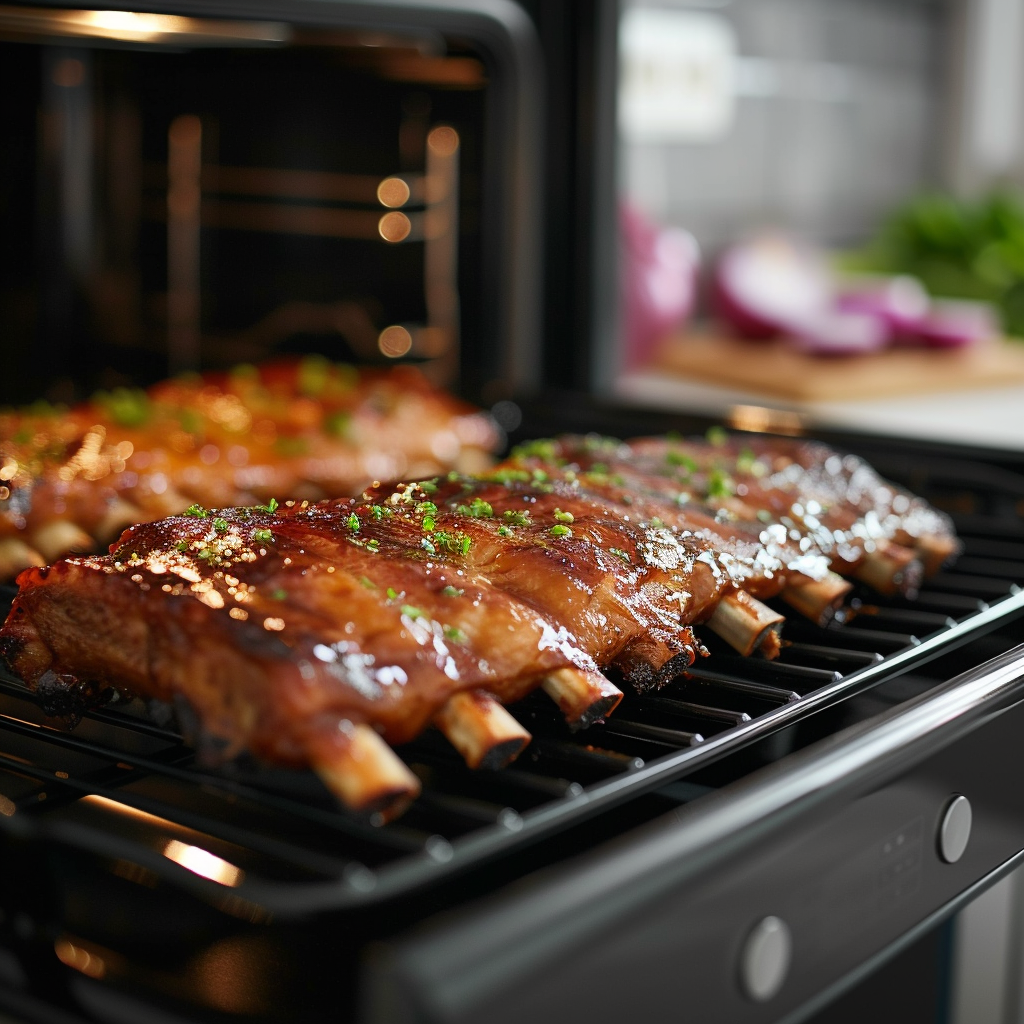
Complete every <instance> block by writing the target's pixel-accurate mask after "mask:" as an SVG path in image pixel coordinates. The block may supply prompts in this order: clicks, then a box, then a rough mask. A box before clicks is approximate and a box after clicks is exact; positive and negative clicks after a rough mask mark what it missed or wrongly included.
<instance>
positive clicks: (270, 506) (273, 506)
mask: <svg viewBox="0 0 1024 1024" xmlns="http://www.w3.org/2000/svg"><path fill="white" fill-rule="evenodd" d="M279 507H280V506H279V505H278V504H277V498H271V499H270V501H268V502H267V503H266V505H257V506H256V510H257V511H258V512H271V513H273V512H276V511H277V510H278V508H279Z"/></svg>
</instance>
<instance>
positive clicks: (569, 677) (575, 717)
mask: <svg viewBox="0 0 1024 1024" xmlns="http://www.w3.org/2000/svg"><path fill="white" fill-rule="evenodd" d="M541 688H542V689H543V690H544V692H545V693H546V694H547V695H548V696H549V697H550V698H551V699H552V700H553V701H554V702H555V703H556V704H557V705H558V706H559V707H560V708H561V710H562V714H563V715H565V720H566V722H568V724H569V728H570V729H572V730H573V732H575V731H576V730H577V729H585V728H586V727H587V726H588V725H593V724H594V722H596V721H597V720H598V719H599V718H604V717H605V715H610V714H611V713H612V712H613V711H614V710H615V708H616V707H618V704H619V701H620V700H622V691H621V690H620V689H619V688H618V687H617V686H616V685H615V684H614V683H613V682H612V681H611V680H610V679H608V678H607V677H606V676H605V675H603V674H602V673H601V672H598V671H597V670H596V669H591V670H585V669H581V668H576V667H575V666H566V667H565V668H560V669H556V670H555V671H554V672H549V673H548V674H547V675H546V676H545V677H544V679H543V680H542V682H541Z"/></svg>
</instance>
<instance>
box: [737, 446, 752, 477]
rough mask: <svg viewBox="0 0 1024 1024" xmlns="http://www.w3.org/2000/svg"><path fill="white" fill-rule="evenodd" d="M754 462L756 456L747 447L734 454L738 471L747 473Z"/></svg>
mask: <svg viewBox="0 0 1024 1024" xmlns="http://www.w3.org/2000/svg"><path fill="white" fill-rule="evenodd" d="M756 462H757V456H756V455H755V454H754V453H753V452H752V451H751V450H750V449H749V448H744V449H743V451H741V452H740V453H739V455H737V456H736V471H737V472H738V473H749V472H751V471H752V470H753V468H754V464H755V463H756Z"/></svg>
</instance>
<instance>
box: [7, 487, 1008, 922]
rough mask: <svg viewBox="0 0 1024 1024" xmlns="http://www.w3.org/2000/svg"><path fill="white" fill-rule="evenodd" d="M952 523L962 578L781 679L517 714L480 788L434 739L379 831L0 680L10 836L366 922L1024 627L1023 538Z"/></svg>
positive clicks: (734, 663)
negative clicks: (1011, 626)
mask: <svg viewBox="0 0 1024 1024" xmlns="http://www.w3.org/2000/svg"><path fill="white" fill-rule="evenodd" d="M977 476H978V469H977V467H972V472H971V476H970V479H968V480H967V481H966V482H965V481H964V480H963V479H953V480H949V479H948V478H947V479H946V487H947V493H953V494H957V495H961V496H962V495H963V494H965V493H972V494H974V495H975V496H976V499H977V500H976V504H979V505H980V504H981V503H982V502H984V503H985V504H988V505H990V504H991V503H992V501H993V497H994V496H998V494H1002V495H1003V497H1004V498H1005V497H1009V498H1011V499H1012V498H1014V497H1015V495H1016V493H1024V488H1021V490H1020V491H1019V492H1018V491H1016V488H1017V486H1018V484H1019V483H1021V481H1020V478H1019V477H1016V476H1014V475H1013V474H1007V473H1005V472H1004V471H1000V474H999V481H998V482H999V484H1000V485H1002V491H1000V492H996V491H995V490H993V488H992V487H991V486H990V485H991V483H992V481H991V480H988V479H985V478H982V482H981V484H979V482H978V480H977V479H975V478H976V477H977ZM1008 481H1009V482H1012V484H1013V486H1010V487H1007V486H1006V485H1007V483H1008ZM939 490H941V488H939ZM957 520H958V522H957V525H958V528H959V530H960V533H961V537H962V539H963V541H964V547H965V549H964V554H963V556H962V558H961V559H960V560H959V561H958V562H957V563H956V564H955V565H954V566H952V567H951V568H949V569H947V570H945V571H944V572H942V573H940V574H939V575H938V576H935V577H933V578H932V579H931V580H929V581H927V583H926V585H925V586H924V587H923V589H922V590H921V592H920V594H919V595H918V596H917V597H916V598H914V599H907V598H903V597H897V598H891V599H881V598H879V596H878V595H876V594H873V593H871V592H869V591H867V590H866V589H858V590H855V591H854V593H853V595H852V598H851V599H850V600H849V601H848V604H847V607H846V609H845V610H844V611H843V612H842V613H841V614H840V615H838V616H837V617H836V619H835V620H834V621H833V622H832V623H831V624H830V625H829V626H827V627H825V628H821V627H818V626H815V625H812V624H810V623H808V622H803V621H800V620H798V619H796V618H795V617H790V618H789V619H788V620H787V624H786V628H785V631H784V637H785V640H786V642H785V644H784V647H783V650H782V653H781V656H780V657H779V659H778V660H777V661H772V662H768V661H761V660H757V659H748V658H741V657H738V656H736V655H734V654H732V653H731V652H730V651H729V650H728V649H727V648H725V647H724V645H722V644H720V643H719V642H718V641H717V640H716V638H714V637H707V638H705V639H706V642H707V643H708V646H709V648H711V651H712V656H711V657H709V658H708V659H706V660H702V661H701V663H699V664H698V665H695V666H693V667H692V668H691V669H690V670H689V671H688V672H687V673H685V674H684V675H682V676H680V677H679V678H678V679H676V680H674V681H673V682H671V683H670V684H668V685H667V686H665V687H664V688H663V689H661V690H660V691H658V692H657V693H655V694H649V695H646V696H639V695H637V694H631V693H627V697H626V698H625V699H624V701H623V703H622V705H620V707H619V709H618V710H617V711H616V713H615V714H614V715H613V716H612V717H610V718H609V719H608V721H607V722H606V723H603V724H597V725H595V726H593V727H591V728H590V729H588V730H586V731H585V732H581V733H578V734H575V735H573V734H571V733H569V731H568V730H567V728H566V726H565V724H564V722H563V721H562V720H561V719H560V717H559V715H558V713H557V709H556V708H555V707H554V706H553V705H552V704H551V703H550V702H548V701H547V700H546V699H545V698H544V697H543V696H542V695H540V694H535V695H533V696H531V697H530V698H528V699H526V700H525V701H523V702H522V703H521V704H520V705H518V706H517V707H516V708H514V709H513V710H514V711H515V712H516V714H517V715H518V716H519V717H520V718H521V720H522V721H523V722H524V724H525V725H526V726H527V728H528V729H529V730H530V731H531V732H532V733H533V735H534V741H533V743H532V744H531V745H530V747H529V748H528V749H527V751H526V752H524V754H523V755H522V756H521V757H520V759H519V761H518V762H516V763H515V764H514V765H513V766H512V767H510V768H508V769H505V770H503V771H500V772H470V771H468V770H467V769H466V768H465V767H464V766H463V765H462V764H461V762H460V760H459V758H458V755H457V754H456V753H455V752H454V751H453V750H452V749H451V748H450V747H449V746H448V745H447V744H446V743H445V742H444V741H443V739H442V738H441V737H440V736H439V735H437V734H428V735H425V736H423V737H422V738H421V739H419V740H418V741H416V742H415V743H413V744H410V745H409V746H407V747H406V748H404V749H403V750H402V751H401V753H402V756H403V757H404V759H405V760H406V761H407V762H408V763H409V764H410V765H411V766H412V767H413V769H414V770H415V771H416V772H417V774H418V775H419V776H420V777H421V779H422V781H423V783H424V793H423V795H422V797H421V798H420V799H419V800H418V801H417V802H416V803H415V804H414V805H413V807H412V808H410V810H409V811H408V812H407V813H406V814H405V815H404V816H403V817H402V818H401V819H399V820H398V821H397V822H394V823H391V824H388V825H385V826H382V827H375V826H374V825H373V824H372V823H371V822H366V821H363V820H360V819H358V818H356V817H353V816H352V815H349V814H347V813H345V812H343V811H341V810H339V809H338V807H337V806H336V804H335V803H334V802H333V800H332V798H331V797H330V796H329V794H328V793H327V792H326V791H325V790H324V789H323V787H322V786H321V785H320V783H319V782H318V780H316V778H315V777H314V776H313V775H312V774H311V773H302V772H292V771H287V770H283V769H275V768H272V767H268V766H265V765H260V764H257V763H255V762H253V761H251V760H247V759H245V758H243V759H240V760H238V761H235V762H232V763H230V764H227V765H223V766H220V767H212V766H208V765H207V764H206V759H205V756H204V751H203V750H202V749H199V750H197V749H195V748H194V747H193V746H191V745H190V744H188V743H186V741H185V740H184V739H183V737H182V735H181V733H180V732H179V731H177V729H176V728H175V727H173V725H171V724H167V725H161V724H158V723H157V722H156V721H154V720H153V718H152V717H150V716H149V715H148V714H147V713H146V709H145V708H143V707H142V706H141V704H138V705H135V704H133V705H129V706H127V707H125V708H121V709H116V708H115V709H110V710H103V711H97V712H95V713H92V714H90V715H88V716H87V717H86V718H85V719H84V720H83V721H82V722H81V724H80V725H79V726H78V728H77V729H76V730H75V731H73V732H70V733H67V732H62V731H59V730H57V729H55V728H53V727H52V726H51V725H49V724H47V722H46V720H45V719H44V718H43V717H42V715H41V712H40V711H39V709H38V707H37V706H36V704H35V703H34V701H33V699H32V697H31V695H30V694H28V693H27V691H26V690H25V689H24V687H23V686H21V684H20V683H18V682H17V681H16V680H13V679H10V678H5V679H0V810H3V812H4V814H5V815H6V817H5V818H0V823H8V824H9V825H10V827H13V826H14V824H15V823H17V825H18V827H19V828H24V827H26V824H27V825H28V827H29V829H30V830H31V829H35V830H37V831H38V834H39V836H41V837H43V838H51V839H56V840H58V841H61V842H63V843H67V844H70V845H72V846H74V847H77V848H80V849H85V850H91V851H92V852H94V853H97V854H100V855H101V856H103V857H105V858H108V859H109V860H110V861H111V862H112V863H114V864H115V865H117V864H120V865H122V870H137V871H141V872H150V873H152V874H153V875H154V877H159V878H162V879H165V880H170V881H172V882H174V883H176V884H179V885H181V886H183V887H185V888H188V889H191V890H192V891H193V892H194V893H195V894H197V895H200V896H203V897H205V898H206V899H207V901H210V900H211V899H213V901H214V902H216V899H215V898H216V897H218V894H223V893H224V892H225V887H226V886H227V888H229V889H230V890H231V892H232V893H233V894H235V895H236V896H237V898H238V900H239V901H241V902H240V903H238V904H237V905H236V906H235V909H236V910H237V907H238V906H241V905H244V906H246V907H249V908H250V909H251V911H252V913H253V914H257V913H258V912H259V911H258V910H257V909H255V908H264V909H265V910H267V911H269V912H273V913H275V914H279V915H280V914H287V913H304V912H308V911H311V910H313V909H314V908H315V909H316V910H317V911H329V910H332V909H335V910H336V909H340V908H343V907H346V906H358V905H371V904H373V903H375V902H376V901H380V900H383V899H386V898H388V897H392V896H395V895H398V894H402V893H408V892H410V891H413V890H417V889H422V888H424V887H425V886H428V885H430V884H431V883H433V882H436V881H437V880H439V879H442V878H445V877H449V876H451V875H452V874H453V873H455V872H458V871H462V870H466V869H467V868H469V867H471V866H473V865H477V864H480V863H482V862H483V861H484V860H486V859H489V858H495V857H498V856H501V855H504V854H507V853H508V852H509V851H511V850H514V849H517V848H521V847H523V846H525V845H526V844H529V843H532V842H536V841H538V840H540V839H542V838H544V837H546V836H550V835H551V834H553V833H555V832H556V831H558V830H562V829H565V828H566V827H568V826H571V825H574V824H576V823H579V822H581V821H584V820H586V819H588V818H591V817H593V816H596V815H598V814H600V813H602V812H605V811H607V810H608V809H609V808H612V807H615V806H621V805H623V804H624V803H626V802H628V801H630V800H634V799H636V798H637V797H639V796H641V795H645V794H651V793H654V792H655V791H657V790H658V789H659V788H660V787H663V786H665V785H666V784H669V783H675V784H678V783H679V782H681V781H683V780H686V779H687V778H688V777H690V776H693V775H694V774H695V773H697V772H699V771H700V770H701V769H704V768H706V767H707V766H709V765H712V764H714V763H715V762H717V761H719V760H721V759H723V758H725V757H727V756H730V755H733V754H735V753H736V752H737V751H740V750H743V749H744V747H747V746H750V745H752V744H753V743H755V742H756V741H758V740H760V739H763V738H766V737H770V736H773V735H777V734H779V733H780V732H781V731H782V730H784V729H785V728H786V727H787V726H789V725H791V724H792V723H794V722H798V721H800V720H802V719H804V718H806V717H807V716H809V715H811V714H812V713H814V712H816V711H819V710H821V709H823V708H826V707H830V706H833V705H836V704H837V703H838V702H841V701H843V700H845V699H846V698H848V697H850V696H851V695H853V694H856V693H858V692H861V691H863V690H865V689H867V688H869V687H872V686H874V685H876V684H878V683H879V682H881V681H883V680H890V679H892V678H893V677H895V676H897V675H899V674H900V673H903V672H907V671H909V670H911V669H913V670H914V671H917V670H918V669H919V667H920V666H921V665H923V664H925V663H926V662H927V661H929V660H931V659H934V658H937V657H940V656H945V655H948V653H949V652H950V651H951V650H953V649H955V648H956V647H958V646H960V645H964V644H967V643H969V642H971V641H972V640H974V639H975V638H977V637H979V636H981V635H983V634H985V633H987V632H989V631H992V630H995V629H998V628H1000V627H1001V626H1003V625H1004V624H1006V623H1007V622H1009V621H1011V620H1012V619H1014V618H1015V617H1017V616H1020V615H1024V591H1022V589H1021V585H1022V584H1024V524H1022V522H1021V520H1020V518H1019V517H1017V516H1016V514H1015V513H1011V514H1009V515H1006V514H991V513H990V512H988V511H985V510H982V511H978V509H977V508H975V507H972V508H971V509H970V510H968V511H966V512H964V513H962V514H960V515H959V516H957ZM676 791H677V792H678V786H677V787H676ZM700 791H701V789H700V787H698V786H695V787H694V792H695V793H699V792H700ZM172 844H177V845H176V846H175V845H172ZM186 847H187V848H198V849H200V850H201V851H205V852H206V853H207V854H212V855H213V856H214V857H215V858H218V859H219V860H218V861H217V862H216V863H220V864H222V865H227V867H226V868H223V869H221V870H227V871H228V872H229V873H228V875H223V874H221V875H219V876H218V874H217V871H216V870H214V871H212V872H211V871H210V870H207V871H206V872H205V874H206V875H207V876H211V875H212V877H213V878H214V879H215V880H210V877H204V871H203V869H202V867H201V866H200V868H199V869H198V870H197V868H196V865H194V864H192V865H188V864H186V866H182V864H181V862H180V861H176V860H175V859H174V857H172V856H170V854H169V853H168V851H169V850H171V849H174V850H180V849H184V848H186ZM123 865H129V866H130V868H123ZM232 872H233V873H232ZM218 877H219V881H217V880H216V879H217V878H218Z"/></svg>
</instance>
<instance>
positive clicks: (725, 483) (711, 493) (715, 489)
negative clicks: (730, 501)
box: [707, 469, 736, 498]
mask: <svg viewBox="0 0 1024 1024" xmlns="http://www.w3.org/2000/svg"><path fill="white" fill-rule="evenodd" d="M735 488H736V485H735V484H734V483H733V479H732V477H730V476H729V474H728V473H726V472H725V470H723V469H713V470H711V472H710V473H708V483H707V495H708V497H709V498H730V497H732V495H733V494H734V493H735Z"/></svg>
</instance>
